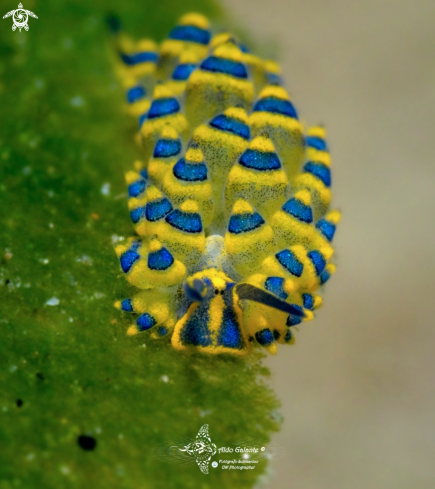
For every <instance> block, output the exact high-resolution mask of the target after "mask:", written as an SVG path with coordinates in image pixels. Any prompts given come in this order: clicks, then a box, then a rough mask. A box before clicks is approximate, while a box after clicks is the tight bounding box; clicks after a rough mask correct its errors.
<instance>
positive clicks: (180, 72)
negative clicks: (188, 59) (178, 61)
mask: <svg viewBox="0 0 435 489" xmlns="http://www.w3.org/2000/svg"><path fill="white" fill-rule="evenodd" d="M195 67H196V65H195V64H193V63H185V64H182V65H178V66H177V67H176V68H175V70H174V73H172V79H173V80H180V81H184V80H187V79H188V78H189V76H190V74H191V73H192V71H193V70H194V69H195Z"/></svg>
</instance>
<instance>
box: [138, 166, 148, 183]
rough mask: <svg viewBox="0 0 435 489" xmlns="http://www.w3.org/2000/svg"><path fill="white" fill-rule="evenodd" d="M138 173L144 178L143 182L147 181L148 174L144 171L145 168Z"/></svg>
mask: <svg viewBox="0 0 435 489" xmlns="http://www.w3.org/2000/svg"><path fill="white" fill-rule="evenodd" d="M139 173H140V175H141V176H142V177H143V178H145V180H147V179H148V172H147V171H146V170H145V168H143V169H142V170H141V171H140V172H139Z"/></svg>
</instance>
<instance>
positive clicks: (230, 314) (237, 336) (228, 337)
mask: <svg viewBox="0 0 435 489" xmlns="http://www.w3.org/2000/svg"><path fill="white" fill-rule="evenodd" d="M217 344H218V345H219V346H225V347H227V348H234V349H241V348H242V347H243V338H242V335H241V333H240V327H239V323H238V321H237V316H236V313H235V312H234V309H233V308H229V307H224V310H223V314H222V323H221V326H220V329H219V335H218V337H217Z"/></svg>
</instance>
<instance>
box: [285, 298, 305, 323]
mask: <svg viewBox="0 0 435 489" xmlns="http://www.w3.org/2000/svg"><path fill="white" fill-rule="evenodd" d="M293 305H294V304H293ZM301 322H302V319H301V318H300V317H298V316H288V318H287V322H286V324H287V326H289V327H290V326H297V325H298V324H301Z"/></svg>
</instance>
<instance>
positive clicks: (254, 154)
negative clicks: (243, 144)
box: [239, 148, 281, 171]
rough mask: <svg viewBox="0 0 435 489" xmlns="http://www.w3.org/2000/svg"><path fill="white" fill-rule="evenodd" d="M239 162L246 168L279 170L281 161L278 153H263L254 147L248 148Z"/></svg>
mask: <svg viewBox="0 0 435 489" xmlns="http://www.w3.org/2000/svg"><path fill="white" fill-rule="evenodd" d="M239 163H240V164H241V165H242V166H245V167H246V168H253V169H254V170H259V171H268V170H279V169H280V168H281V163H280V161H279V158H278V155H277V154H276V153H263V152H262V151H257V150H254V149H249V148H248V149H247V150H246V151H245V152H244V153H243V154H242V156H241V157H240V159H239Z"/></svg>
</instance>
